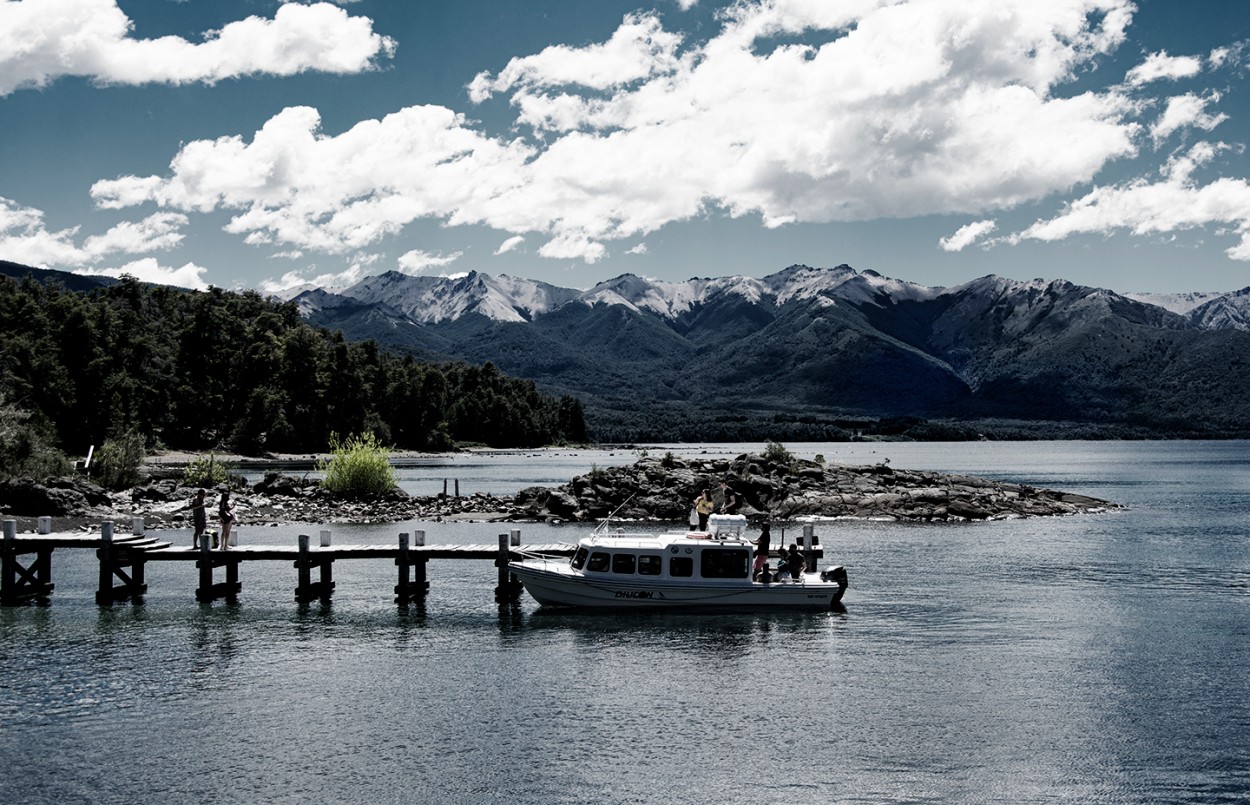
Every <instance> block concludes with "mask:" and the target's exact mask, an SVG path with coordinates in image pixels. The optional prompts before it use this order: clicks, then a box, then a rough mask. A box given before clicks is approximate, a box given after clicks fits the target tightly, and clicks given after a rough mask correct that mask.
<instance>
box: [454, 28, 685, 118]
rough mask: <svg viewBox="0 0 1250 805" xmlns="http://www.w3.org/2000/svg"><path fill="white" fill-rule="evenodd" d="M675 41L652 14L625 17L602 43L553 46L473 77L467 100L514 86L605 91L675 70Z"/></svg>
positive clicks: (477, 101)
mask: <svg viewBox="0 0 1250 805" xmlns="http://www.w3.org/2000/svg"><path fill="white" fill-rule="evenodd" d="M680 44H681V37H680V36H678V35H676V34H672V33H669V32H667V31H665V30H664V29H663V27H662V26H661V24H660V20H659V18H658V17H656V16H655V15H653V14H630V15H628V16H626V17H625V20H624V22H622V23H621V26H620V27H619V28H617V29H616V32H615V33H614V34H612V38H611V39H609V40H608V41H607V42H605V43H604V44H602V45H589V46H587V47H581V48H574V47H567V46H564V45H553V46H551V47H548V48H545V49H544V50H543V51H542V52H541V53H538V54H537V55H534V56H526V57H524V58H519V59H512V60H511V61H509V62H508V64H507V66H506V67H504V68H503V69H502V70H500V71H499V75H497V76H494V77H491V75H490V74H489V73H479V74H478V75H477V77H475V78H474V79H473V82H472V83H471V84H470V85H469V97H470V99H471V100H472V101H473V102H474V103H480V102H482V101H484V100H486V99H487V98H489V97H490V96H491V95H493V94H495V93H497V92H507V91H509V90H512V89H515V88H517V87H525V88H535V87H544V88H545V87H553V86H560V85H565V84H576V85H578V86H583V87H590V88H592V89H600V90H603V89H609V88H612V87H617V86H621V85H623V84H628V83H631V82H635V81H639V80H641V79H645V78H649V77H651V76H653V75H661V74H666V73H669V72H671V71H672V70H673V69H674V68H675V67H676V66H677V57H676V55H675V54H676V50H677V47H678V45H680Z"/></svg>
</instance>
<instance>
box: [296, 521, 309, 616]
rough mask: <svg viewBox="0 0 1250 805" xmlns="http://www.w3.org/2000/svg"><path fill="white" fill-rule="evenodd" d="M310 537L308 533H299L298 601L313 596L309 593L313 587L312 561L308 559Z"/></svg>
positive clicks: (297, 563)
mask: <svg viewBox="0 0 1250 805" xmlns="http://www.w3.org/2000/svg"><path fill="white" fill-rule="evenodd" d="M310 539H311V538H310V537H309V536H308V535H307V534H300V535H299V558H298V559H296V560H295V570H296V573H295V576H296V582H295V600H296V601H307V600H309V599H310V598H312V597H313V596H311V595H309V592H310V591H311V588H312V563H311V562H309V560H308V542H309V540H310Z"/></svg>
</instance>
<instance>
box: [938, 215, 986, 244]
mask: <svg viewBox="0 0 1250 805" xmlns="http://www.w3.org/2000/svg"><path fill="white" fill-rule="evenodd" d="M997 228H998V224H996V223H995V222H994V221H992V220H985V221H976V222H974V223H971V224H968V225H967V226H962V227H960V228H959V230H958V231H957V232H955V234H953V235H951V236H950V237H949V238H940V239H939V240H938V246H940V247H941V248H942V250H943V251H947V252H958V251H963V250H964V249H966V248H968V247H969V246H971V245H972V244H974V243H976V242H977V241H978V240H980V239H981V238H983V237H985V236H986V235H988V234H989V233H991V232H993V231H994V230H995V229H997Z"/></svg>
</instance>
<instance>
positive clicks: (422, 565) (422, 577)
mask: <svg viewBox="0 0 1250 805" xmlns="http://www.w3.org/2000/svg"><path fill="white" fill-rule="evenodd" d="M412 537H413V539H412V547H414V548H424V547H425V529H422V528H418V529H417V530H416V531H414V532H413V533H412ZM429 562H430V557H428V556H426V555H425V552H424V551H422V552H421V553H420V554H419V555H418V556H417V558H416V560H415V561H414V562H413V565H412V589H413V591H414V592H415V593H416V595H417V597H418V598H424V597H425V594H426V593H428V592H429V591H430V582H429V580H428V579H426V573H425V571H426V565H428V564H429Z"/></svg>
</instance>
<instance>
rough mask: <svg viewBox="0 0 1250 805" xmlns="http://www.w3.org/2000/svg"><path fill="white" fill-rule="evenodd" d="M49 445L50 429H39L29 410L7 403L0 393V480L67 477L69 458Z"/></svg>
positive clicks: (39, 479)
mask: <svg viewBox="0 0 1250 805" xmlns="http://www.w3.org/2000/svg"><path fill="white" fill-rule="evenodd" d="M49 442H51V437H50V435H49V429H48V428H46V427H41V426H40V425H39V423H38V422H36V421H35V419H34V416H33V415H32V414H31V412H30V411H26V410H23V409H21V408H18V407H17V406H15V405H13V404H11V403H8V402H6V401H5V400H4V398H3V394H2V393H0V478H18V477H23V476H25V477H30V478H34V479H35V480H36V481H45V480H47V479H49V478H56V477H58V476H62V475H69V473H70V470H71V467H70V463H69V459H68V458H66V457H65V454H64V453H62V452H61V451H60V450H57V449H56V448H54V447H52V446H51V444H49Z"/></svg>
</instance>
